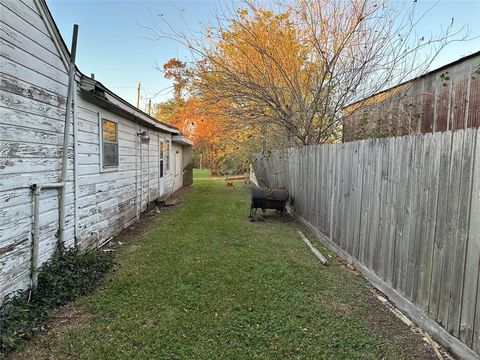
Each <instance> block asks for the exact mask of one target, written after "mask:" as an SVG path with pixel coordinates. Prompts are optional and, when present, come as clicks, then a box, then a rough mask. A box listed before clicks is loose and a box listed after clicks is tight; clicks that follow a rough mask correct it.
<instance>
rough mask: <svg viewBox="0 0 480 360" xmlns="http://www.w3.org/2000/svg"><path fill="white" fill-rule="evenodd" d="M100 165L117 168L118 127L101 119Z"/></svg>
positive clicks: (114, 123) (112, 122)
mask: <svg viewBox="0 0 480 360" xmlns="http://www.w3.org/2000/svg"><path fill="white" fill-rule="evenodd" d="M102 165H103V167H104V168H105V167H112V166H118V125H117V123H116V122H114V121H111V120H107V119H102Z"/></svg>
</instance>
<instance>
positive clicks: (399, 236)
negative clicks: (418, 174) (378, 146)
mask: <svg viewBox="0 0 480 360" xmlns="http://www.w3.org/2000/svg"><path fill="white" fill-rule="evenodd" d="M411 139H412V138H411V137H410V136H408V137H405V138H403V141H402V143H401V148H402V154H401V155H402V157H401V158H400V159H399V161H400V174H399V175H400V176H399V183H398V191H397V201H396V217H395V259H394V261H395V262H394V278H393V284H394V287H395V288H396V289H398V290H400V291H402V292H403V288H402V284H401V282H402V277H403V276H405V272H404V268H405V250H404V248H405V234H404V226H405V224H404V223H405V217H406V214H405V206H406V204H407V190H408V178H409V173H410V167H409V158H410V153H411V147H412V141H411Z"/></svg>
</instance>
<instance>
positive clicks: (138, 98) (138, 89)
mask: <svg viewBox="0 0 480 360" xmlns="http://www.w3.org/2000/svg"><path fill="white" fill-rule="evenodd" d="M137 108H139V109H140V81H139V82H138V86H137Z"/></svg>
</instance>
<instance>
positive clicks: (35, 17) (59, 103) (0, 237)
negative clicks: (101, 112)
mask: <svg viewBox="0 0 480 360" xmlns="http://www.w3.org/2000/svg"><path fill="white" fill-rule="evenodd" d="M67 81H68V78H67V73H66V69H65V66H64V65H63V62H62V61H61V60H60V56H59V54H58V52H57V49H56V47H55V44H54V41H53V39H52V38H51V36H50V34H49V32H48V30H47V28H46V26H45V24H44V22H43V20H42V18H41V17H40V15H39V14H38V12H37V10H36V5H35V4H34V3H33V1H27V0H25V1H23V2H21V1H14V0H7V1H2V2H1V3H0V174H1V176H0V279H1V281H0V301H1V299H3V297H4V296H5V295H6V294H8V293H11V292H13V291H15V290H17V289H21V288H25V287H26V286H27V285H28V284H29V277H30V256H31V241H32V238H31V228H32V196H31V191H30V189H29V186H30V185H32V184H33V183H37V184H42V183H47V182H56V181H58V179H59V177H60V167H61V154H62V148H61V146H62V141H63V125H64V121H65V102H66V101H65V98H66V92H67ZM71 136H73V132H72V133H71ZM70 140H72V138H71V139H70ZM71 144H73V142H72V141H71ZM69 156H70V161H69V163H68V172H67V175H68V182H67V186H66V189H67V197H66V200H67V204H66V206H67V219H66V239H67V245H71V244H72V243H73V213H74V204H73V183H72V181H73V161H72V158H73V147H70V148H69ZM40 198H41V200H40V236H39V242H40V254H39V255H40V259H39V260H40V263H43V262H44V261H45V260H47V259H48V258H49V257H50V256H51V255H52V253H53V251H54V247H55V243H56V232H57V230H58V190H46V191H43V192H42V194H41V197H40Z"/></svg>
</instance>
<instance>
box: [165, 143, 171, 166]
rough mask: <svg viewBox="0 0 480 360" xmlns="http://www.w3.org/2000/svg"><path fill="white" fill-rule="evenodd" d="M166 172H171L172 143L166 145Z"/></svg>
mask: <svg viewBox="0 0 480 360" xmlns="http://www.w3.org/2000/svg"><path fill="white" fill-rule="evenodd" d="M165 170H166V171H169V170H170V142H169V141H167V142H166V143H165Z"/></svg>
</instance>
